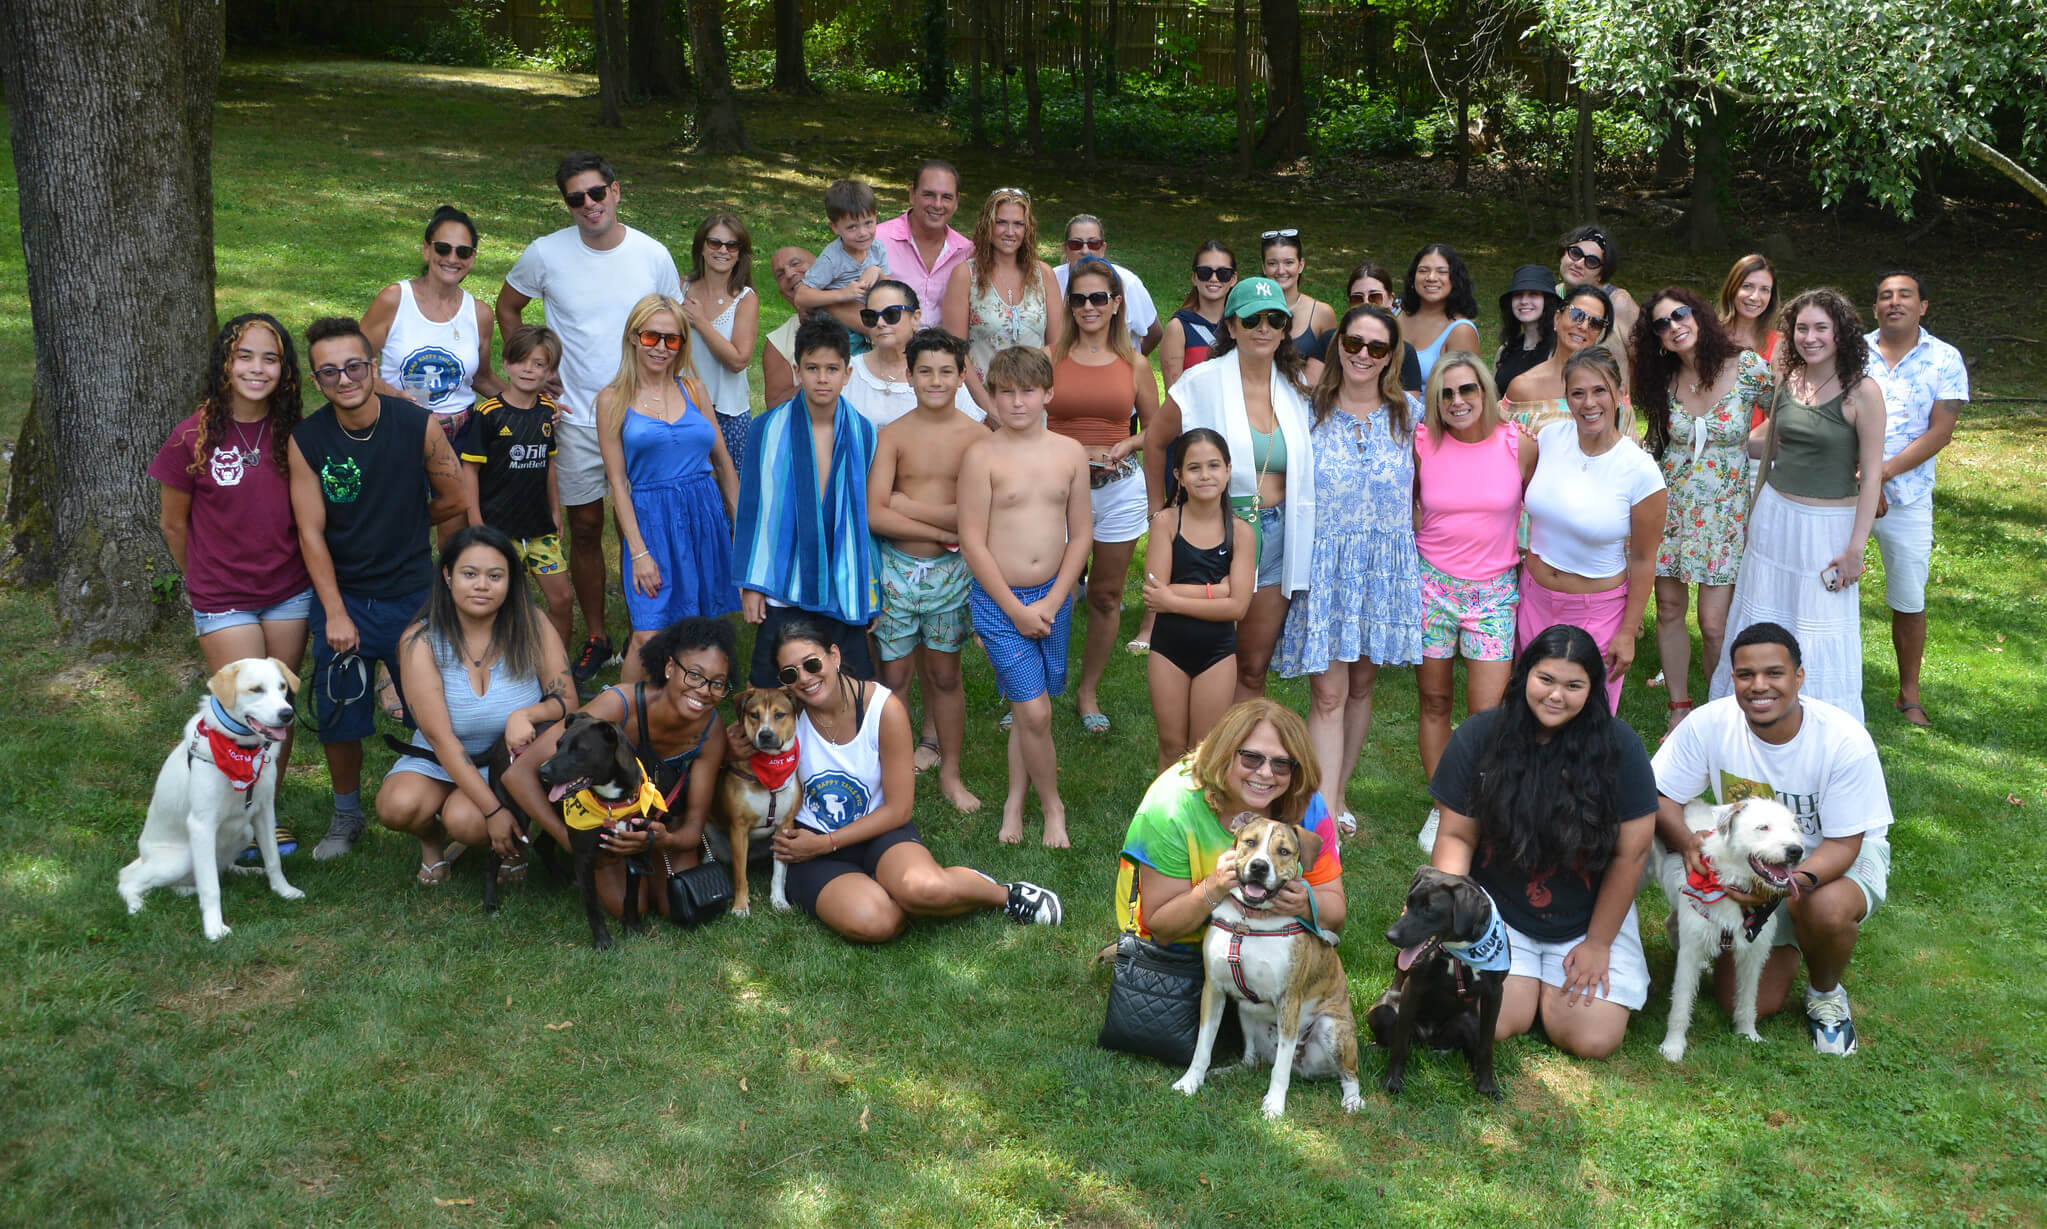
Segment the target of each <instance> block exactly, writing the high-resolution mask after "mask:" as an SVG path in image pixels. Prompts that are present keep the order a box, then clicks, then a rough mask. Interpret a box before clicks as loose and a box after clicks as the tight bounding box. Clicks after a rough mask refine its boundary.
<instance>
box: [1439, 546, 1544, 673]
mask: <svg viewBox="0 0 2047 1229" xmlns="http://www.w3.org/2000/svg"><path fill="white" fill-rule="evenodd" d="M1518 572H1519V567H1518V566H1517V567H1511V568H1508V569H1507V570H1506V571H1504V572H1502V573H1500V574H1499V575H1498V576H1494V577H1492V578H1490V579H1488V580H1462V579H1460V578H1458V577H1455V576H1452V575H1450V574H1449V573H1448V572H1443V571H1438V570H1437V569H1436V568H1433V567H1431V566H1429V561H1428V560H1426V559H1423V560H1421V578H1422V656H1423V657H1435V658H1444V657H1460V656H1461V657H1463V658H1464V660H1466V661H1512V660H1513V659H1514V607H1515V605H1516V604H1517V603H1518V602H1519V601H1520V586H1519V585H1517V584H1516V583H1515V580H1516V577H1517V574H1518Z"/></svg>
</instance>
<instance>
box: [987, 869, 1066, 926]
mask: <svg viewBox="0 0 2047 1229" xmlns="http://www.w3.org/2000/svg"><path fill="white" fill-rule="evenodd" d="M1003 886H1004V887H1006V888H1008V889H1009V903H1008V904H1006V905H1004V906H1003V907H1002V915H1003V916H1004V917H1006V918H1008V919H1009V920H1010V921H1012V922H1015V923H1016V924H1017V925H1019V926H1031V925H1038V926H1057V925H1058V924H1059V923H1060V922H1061V921H1062V920H1064V919H1065V917H1066V910H1065V909H1064V908H1063V907H1062V906H1061V905H1060V904H1059V896H1058V894H1057V893H1055V892H1053V891H1051V890H1050V889H1048V888H1041V887H1039V886H1038V885H1037V884H1035V883H1025V882H1024V881H1023V880H1021V879H1019V880H1017V881H1016V882H1015V883H1010V884H1004V885H1003Z"/></svg>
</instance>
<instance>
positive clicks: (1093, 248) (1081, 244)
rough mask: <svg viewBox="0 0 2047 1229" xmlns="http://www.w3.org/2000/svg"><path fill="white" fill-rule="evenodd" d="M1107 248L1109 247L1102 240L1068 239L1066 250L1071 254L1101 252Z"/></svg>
mask: <svg viewBox="0 0 2047 1229" xmlns="http://www.w3.org/2000/svg"><path fill="white" fill-rule="evenodd" d="M1107 246H1109V245H1108V244H1106V243H1104V242H1102V241H1101V240H1100V239H1068V240H1067V241H1066V250H1067V251H1069V252H1079V251H1089V252H1099V251H1101V250H1102V249H1103V248H1105V247H1107Z"/></svg>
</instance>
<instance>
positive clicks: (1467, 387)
mask: <svg viewBox="0 0 2047 1229" xmlns="http://www.w3.org/2000/svg"><path fill="white" fill-rule="evenodd" d="M1476 396H1478V381H1476V380H1473V381H1471V382H1470V383H1468V384H1445V385H1444V386H1443V400H1445V401H1448V400H1449V399H1450V398H1452V397H1455V398H1457V399H1458V400H1459V401H1469V400H1471V399H1472V398H1473V397H1476Z"/></svg>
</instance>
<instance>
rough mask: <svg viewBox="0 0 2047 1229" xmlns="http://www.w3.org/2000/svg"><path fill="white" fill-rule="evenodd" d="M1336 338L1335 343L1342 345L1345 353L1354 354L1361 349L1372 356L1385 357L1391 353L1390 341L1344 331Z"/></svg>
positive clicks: (1391, 344) (1391, 345)
mask: <svg viewBox="0 0 2047 1229" xmlns="http://www.w3.org/2000/svg"><path fill="white" fill-rule="evenodd" d="M1336 340H1337V344H1338V345H1340V346H1342V347H1343V352H1344V353H1345V354H1356V353H1357V352H1358V351H1360V350H1363V351H1364V352H1365V353H1366V354H1369V355H1371V356H1372V357H1373V358H1385V357H1386V356H1387V355H1389V354H1391V353H1393V343H1392V342H1390V341H1380V340H1379V339H1378V338H1376V337H1373V338H1364V337H1360V336H1358V335H1357V334H1356V333H1345V334H1344V335H1343V336H1342V337H1339V338H1337V339H1336Z"/></svg>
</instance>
